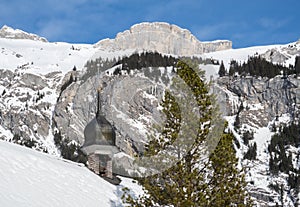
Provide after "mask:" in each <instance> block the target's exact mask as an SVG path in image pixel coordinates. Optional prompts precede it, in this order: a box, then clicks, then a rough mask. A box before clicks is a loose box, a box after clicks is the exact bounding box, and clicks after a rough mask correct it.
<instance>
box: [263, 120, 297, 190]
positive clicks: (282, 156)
mask: <svg viewBox="0 0 300 207" xmlns="http://www.w3.org/2000/svg"><path fill="white" fill-rule="evenodd" d="M299 142H300V127H299V124H291V125H289V126H284V127H282V128H281V130H280V132H279V133H278V134H275V135H273V136H272V139H271V143H270V144H269V146H268V151H269V153H270V159H269V169H270V172H271V173H272V174H275V175H277V174H278V173H279V172H283V173H286V174H288V175H289V177H288V180H287V181H288V184H289V187H290V188H291V189H295V190H299V187H300V185H299V176H300V172H299V169H295V168H294V166H293V162H292V154H291V153H288V151H287V148H288V146H294V147H297V148H298V147H299ZM297 159H298V160H299V157H298V158H297Z"/></svg>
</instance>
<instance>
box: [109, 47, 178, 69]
mask: <svg viewBox="0 0 300 207" xmlns="http://www.w3.org/2000/svg"><path fill="white" fill-rule="evenodd" d="M176 63H177V59H176V58H174V57H172V56H165V55H161V54H160V53H158V52H143V53H141V54H138V53H135V54H132V55H130V56H129V57H123V58H122V60H120V61H118V62H117V63H116V64H115V65H120V64H122V68H121V70H126V71H127V72H129V71H130V70H134V69H137V70H140V69H142V68H147V67H168V66H176Z"/></svg>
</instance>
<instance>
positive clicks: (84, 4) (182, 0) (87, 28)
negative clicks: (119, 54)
mask: <svg viewBox="0 0 300 207" xmlns="http://www.w3.org/2000/svg"><path fill="white" fill-rule="evenodd" d="M299 2H300V1H299V0H248V1H244V0H173V1H172V0H153V1H151V0H26V1H21V0H9V1H8V0H0V26H1V25H4V24H6V25H8V26H11V27H14V28H19V29H22V30H25V31H27V32H31V33H36V34H38V35H40V36H44V37H46V38H47V39H48V40H49V41H66V42H72V43H95V42H97V41H99V40H100V39H104V38H114V37H115V35H116V34H117V33H118V32H121V31H124V30H126V29H129V28H130V26H132V25H133V24H136V23H139V22H144V21H148V22H153V21H161V22H169V23H172V24H176V25H178V26H180V27H182V28H185V29H189V30H190V31H191V32H192V33H193V34H194V35H195V36H196V37H197V38H198V39H199V40H200V41H210V40H216V39H229V40H231V41H233V47H234V48H240V47H247V46H254V45H266V44H277V43H289V42H293V41H297V40H298V39H299V38H300V12H299V9H300V3H299Z"/></svg>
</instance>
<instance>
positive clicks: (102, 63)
mask: <svg viewBox="0 0 300 207" xmlns="http://www.w3.org/2000/svg"><path fill="white" fill-rule="evenodd" d="M117 61H118V60H116V59H115V58H114V59H112V60H109V59H102V58H101V57H100V58H97V59H94V60H89V61H87V62H86V64H85V68H86V72H85V74H84V75H83V76H82V79H83V80H84V81H86V80H87V79H88V78H89V77H92V76H95V75H97V73H98V71H99V72H103V71H105V70H107V69H109V68H111V67H113V66H114V65H115V64H116V62H117Z"/></svg>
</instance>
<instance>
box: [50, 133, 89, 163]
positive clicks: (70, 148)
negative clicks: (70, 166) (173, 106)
mask: <svg viewBox="0 0 300 207" xmlns="http://www.w3.org/2000/svg"><path fill="white" fill-rule="evenodd" d="M54 143H55V145H56V146H57V148H58V149H59V150H60V152H61V156H62V157H63V158H64V159H67V160H71V161H74V162H78V163H83V164H86V162H87V157H86V155H85V154H83V152H82V151H81V150H80V146H79V145H78V144H75V143H73V142H72V141H70V140H69V139H68V138H63V137H62V136H61V133H60V132H56V133H55V134H54Z"/></svg>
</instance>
